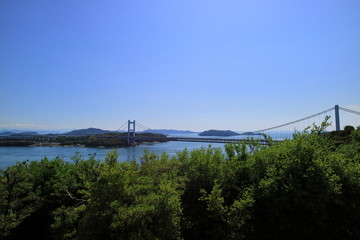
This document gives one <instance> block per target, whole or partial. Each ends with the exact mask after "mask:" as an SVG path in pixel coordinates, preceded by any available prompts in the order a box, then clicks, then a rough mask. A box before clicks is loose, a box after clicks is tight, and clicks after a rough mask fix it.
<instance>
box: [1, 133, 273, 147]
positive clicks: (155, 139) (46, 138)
mask: <svg viewBox="0 0 360 240" xmlns="http://www.w3.org/2000/svg"><path fill="white" fill-rule="evenodd" d="M96 137H97V138H117V139H121V140H124V141H127V140H128V137H127V136H96ZM0 138H4V139H18V140H30V141H50V140H52V139H54V138H56V137H55V136H51V137H49V136H41V135H39V136H12V137H0ZM134 140H135V142H169V141H178V142H207V143H239V142H248V143H250V142H251V140H249V139H236V138H198V137H149V136H135V139H134V138H133V137H131V141H134ZM255 141H256V140H254V142H255ZM259 143H260V144H263V145H267V144H268V141H267V140H264V139H261V140H260V141H259Z"/></svg>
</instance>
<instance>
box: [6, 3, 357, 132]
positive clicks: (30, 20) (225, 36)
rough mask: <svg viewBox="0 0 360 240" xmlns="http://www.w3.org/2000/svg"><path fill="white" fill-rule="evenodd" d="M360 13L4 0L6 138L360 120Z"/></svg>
mask: <svg viewBox="0 0 360 240" xmlns="http://www.w3.org/2000/svg"><path fill="white" fill-rule="evenodd" d="M359 12H360V1H358V0H326V1H325V0H318V1H313V0H312V1H310V0H302V1H288V0H274V1H265V0H234V1H230V0H221V1H220V0H192V1H188V0H181V1H175V0H166V1H165V0H164V1H158V0H154V1H140V0H139V1H137V0H132V1H125V0H109V1H106V0H104V1H91V0H86V1H85V0H84V1H81V0H77V1H73V0H62V1H56V0H54V1H48V0H44V1H37V0H34V1H25V0H24V1H21V0H16V1H13V0H3V1H1V2H0V91H1V95H0V116H1V117H0V128H7V129H13V128H24V129H25V128H26V129H76V128H87V127H98V128H103V129H111V130H115V129H118V128H119V127H120V126H121V125H122V124H123V123H124V122H125V121H127V120H128V119H131V120H133V119H135V120H137V121H139V122H141V123H142V124H144V125H146V126H149V127H151V128H171V129H184V130H185V129H189V130H197V131H201V130H207V129H231V130H245V131H246V130H257V129H261V128H266V127H271V126H274V125H278V124H281V123H284V122H288V121H292V120H296V119H298V118H302V117H305V116H307V115H311V114H314V113H316V112H320V111H322V110H325V109H328V108H330V107H333V106H334V105H335V104H339V105H340V106H343V107H352V109H354V110H360V94H359V92H360V14H359ZM359 124H360V123H359Z"/></svg>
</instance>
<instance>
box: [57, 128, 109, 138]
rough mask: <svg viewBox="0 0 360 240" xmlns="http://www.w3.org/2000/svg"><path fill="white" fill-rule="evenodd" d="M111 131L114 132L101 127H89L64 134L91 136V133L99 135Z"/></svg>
mask: <svg viewBox="0 0 360 240" xmlns="http://www.w3.org/2000/svg"><path fill="white" fill-rule="evenodd" d="M111 132H113V131H109V130H102V129H99V128H87V129H79V130H73V131H70V132H68V133H64V134H62V135H65V136H89V135H98V134H105V133H111Z"/></svg>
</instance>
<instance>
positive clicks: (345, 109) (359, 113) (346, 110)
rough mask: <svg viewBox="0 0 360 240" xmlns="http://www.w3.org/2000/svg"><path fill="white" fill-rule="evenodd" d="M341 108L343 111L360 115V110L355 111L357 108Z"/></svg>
mask: <svg viewBox="0 0 360 240" xmlns="http://www.w3.org/2000/svg"><path fill="white" fill-rule="evenodd" d="M339 109H341V110H343V111H345V112H349V113H353V114H357V115H360V112H358V111H355V110H351V109H348V108H343V107H339Z"/></svg>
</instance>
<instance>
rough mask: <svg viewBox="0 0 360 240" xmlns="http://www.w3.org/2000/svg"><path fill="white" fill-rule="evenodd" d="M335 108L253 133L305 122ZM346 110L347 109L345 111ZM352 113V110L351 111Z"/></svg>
mask: <svg viewBox="0 0 360 240" xmlns="http://www.w3.org/2000/svg"><path fill="white" fill-rule="evenodd" d="M334 109H335V108H334V107H332V108H329V109H327V110H325V111H322V112H319V113H316V114H313V115H311V116H308V117H305V118H301V119H299V120H296V121H292V122H288V123H285V124H281V125H278V126H275V127H270V128H265V129H261V130H258V131H254V132H265V131H270V130H273V129H277V128H281V127H285V126H288V125H291V124H294V123H298V122H301V121H305V120H307V119H309V118H313V117H316V116H319V115H322V114H324V113H327V112H330V111H333V110H334ZM347 110H348V109H347ZM351 111H352V110H351Z"/></svg>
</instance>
